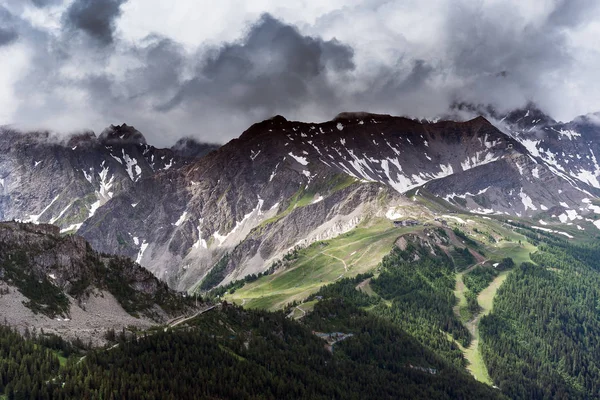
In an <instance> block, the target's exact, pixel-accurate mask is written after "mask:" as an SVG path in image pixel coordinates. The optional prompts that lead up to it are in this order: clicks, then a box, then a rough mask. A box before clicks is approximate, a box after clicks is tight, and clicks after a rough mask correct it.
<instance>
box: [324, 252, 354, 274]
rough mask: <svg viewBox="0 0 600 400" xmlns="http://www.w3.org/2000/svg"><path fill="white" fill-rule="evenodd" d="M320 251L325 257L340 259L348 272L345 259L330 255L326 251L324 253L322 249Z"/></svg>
mask: <svg viewBox="0 0 600 400" xmlns="http://www.w3.org/2000/svg"><path fill="white" fill-rule="evenodd" d="M322 253H323V254H324V255H326V256H327V257H331V258H335V259H336V260H338V261H341V262H342V263H343V264H344V271H346V272H348V265H346V261H344V260H342V259H341V258H339V257H336V256H332V255H331V254H327V253H325V252H324V251H323V252H322Z"/></svg>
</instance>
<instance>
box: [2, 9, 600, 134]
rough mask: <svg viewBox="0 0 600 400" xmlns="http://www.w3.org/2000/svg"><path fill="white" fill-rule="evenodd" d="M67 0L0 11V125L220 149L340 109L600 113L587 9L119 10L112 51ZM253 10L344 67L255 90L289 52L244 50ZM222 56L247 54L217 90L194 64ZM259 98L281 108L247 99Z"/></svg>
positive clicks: (598, 47)
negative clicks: (258, 131)
mask: <svg viewBox="0 0 600 400" xmlns="http://www.w3.org/2000/svg"><path fill="white" fill-rule="evenodd" d="M76 1H80V0H65V1H62V2H61V1H60V0H50V1H48V2H47V3H48V4H49V5H47V6H45V7H34V6H33V5H32V3H24V2H23V1H22V0H5V4H3V5H4V7H5V8H4V9H3V8H2V6H0V23H5V24H8V25H7V26H13V27H14V28H15V29H16V32H17V33H18V35H19V37H18V40H17V41H16V42H15V43H12V44H10V45H7V46H3V47H0V53H4V55H5V56H4V55H3V59H10V60H11V62H10V63H3V64H2V65H0V96H1V98H0V107H1V109H0V124H4V123H6V124H10V123H16V124H18V125H20V126H26V127H47V128H51V129H57V130H62V131H72V130H75V129H82V128H91V129H94V130H95V131H97V132H98V131H100V130H102V129H103V128H104V127H105V126H107V125H109V124H110V123H121V122H127V123H129V124H133V125H135V126H136V127H137V128H138V129H140V130H141V131H142V132H144V134H145V135H146V136H147V137H148V139H149V141H150V142H151V143H154V144H158V145H167V144H171V143H173V142H174V141H175V139H176V138H177V137H178V136H181V135H192V136H196V137H198V138H200V139H205V140H211V141H225V140H227V139H229V138H231V137H234V136H237V135H239V133H240V132H241V131H242V130H243V129H245V128H246V127H247V126H248V125H250V124H251V123H252V122H255V121H256V120H260V119H263V118H266V117H269V116H271V115H273V114H276V113H280V114H284V115H285V116H286V117H288V118H293V119H303V120H313V121H320V120H325V119H330V118H331V117H333V116H334V115H335V114H337V113H338V112H341V111H348V110H350V111H352V110H365V111H372V112H386V113H392V114H408V115H411V116H415V117H432V116H435V115H436V114H439V113H442V112H444V111H445V110H446V108H447V106H448V104H449V103H450V102H452V101H454V100H457V99H458V100H465V101H472V102H479V103H493V104H495V105H496V106H497V107H498V108H500V109H502V108H504V109H506V108H511V107H518V106H520V105H522V104H524V103H525V102H527V101H528V100H532V101H534V102H536V103H538V105H539V106H540V107H541V108H542V109H544V110H545V111H547V112H549V113H550V114H551V115H552V116H553V117H555V118H557V119H563V120H566V119H572V118H573V117H575V116H577V115H580V114H585V113H589V112H594V111H598V108H599V106H598V104H600V81H599V80H598V79H597V71H598V67H600V44H599V42H598V41H597V40H596V38H597V37H598V35H600V23H599V22H598V21H599V20H600V12H599V11H598V7H597V6H596V4H595V2H592V1H583V0H572V1H567V0H539V1H535V2H531V1H525V2H524V1H517V0H481V1H467V0H427V1H417V0H406V1H401V2H387V1H380V0H363V1H354V2H351V3H350V2H347V1H341V0H332V1H327V2H323V1H316V0H300V1H296V2H281V1H275V0H258V1H239V0H223V1H219V2H216V3H215V2H214V1H192V0H185V1H184V0H181V1H177V2H165V1H163V0H129V1H127V2H124V3H123V5H122V6H121V13H120V15H119V13H116V14H115V13H112V14H110V15H111V16H112V17H114V18H115V20H114V22H115V27H116V28H115V31H114V32H113V33H112V37H113V38H114V42H111V41H110V40H109V39H110V38H109V39H107V40H106V41H105V43H104V46H97V45H94V43H92V42H90V41H88V40H87V39H86V37H85V35H83V34H82V35H78V34H77V32H74V31H73V29H72V27H70V28H69V29H67V28H66V27H64V26H62V24H64V20H65V18H64V12H65V10H68V9H69V7H70V6H71V4H72V3H73V2H76ZM105 1H109V0H105ZM44 2H46V1H45V0H44ZM2 10H4V11H6V12H5V13H4V14H2ZM265 12H266V13H270V14H271V15H272V16H273V17H274V18H275V19H276V20H279V21H280V22H281V23H282V24H283V25H285V24H290V25H291V26H293V27H295V28H297V30H298V31H299V33H300V35H301V36H310V37H312V38H314V39H315V40H317V41H320V43H329V41H332V40H334V39H335V40H337V41H338V42H336V43H339V44H340V46H339V47H336V46H333V45H328V46H330V48H331V49H336V48H337V49H342V45H345V46H349V47H350V48H351V49H352V50H353V54H352V58H351V62H352V64H353V68H342V69H336V68H332V67H331V65H330V66H329V67H327V68H323V69H322V70H320V71H319V73H318V74H313V73H306V71H302V70H298V72H297V73H298V74H300V75H299V76H297V77H296V76H294V75H293V74H291V75H289V76H288V78H287V79H288V80H285V81H281V82H278V83H280V85H279V87H285V88H287V90H288V92H286V91H285V90H284V91H282V92H276V91H275V92H269V90H265V86H264V85H267V86H266V87H267V89H269V87H268V83H269V81H271V80H272V79H270V78H272V76H277V74H279V73H280V72H281V71H285V70H286V69H283V70H282V69H278V67H277V63H280V62H281V59H282V58H286V57H288V58H289V57H290V56H291V55H293V54H288V53H286V52H285V50H284V49H283V46H282V45H279V47H278V46H272V45H269V43H266V42H264V41H261V40H259V39H256V38H255V40H254V42H253V43H247V41H248V40H249V39H248V36H247V35H248V33H249V32H252V29H253V26H254V25H253V24H256V22H257V21H258V20H259V18H260V17H261V15H262V14H263V13H265ZM11 14H12V15H11ZM88 39H89V38H88ZM294 40H295V41H296V42H297V41H298V40H300V41H302V40H307V41H308V39H306V38H305V39H302V40H301V39H297V38H295V39H294ZM296 42H294V41H292V45H296V44H297V43H296ZM331 43H334V42H331ZM226 44H229V45H230V47H231V46H235V45H241V46H242V47H240V49H242V50H243V49H244V46H246V45H247V47H246V50H247V51H246V53H245V54H244V57H246V62H247V63H249V64H246V66H244V67H240V68H241V69H239V70H235V68H237V67H236V66H235V65H234V64H231V63H228V64H227V66H226V67H227V68H234V70H231V71H228V70H225V69H222V70H221V71H220V73H219V74H218V76H217V78H218V79H217V78H215V75H214V74H213V75H210V73H207V71H205V70H203V68H204V67H205V65H206V63H207V62H209V61H210V58H211V57H213V58H214V57H217V56H218V55H219V54H221V53H223V52H224V51H225V50H224V49H223V46H224V45H226ZM284 45H285V43H284ZM260 46H262V47H260ZM274 48H275V49H278V50H277V51H280V53H274V50H273V49H274ZM248 49H250V50H252V51H254V53H255V55H256V57H254V56H252V57H251V56H249V55H248V54H249V53H248V51H250V50H248ZM242 50H240V51H242ZM336 51H337V50H336ZM220 52H221V53H220ZM223 54H226V52H225V53H223ZM309 56H310V55H309ZM309 56H307V57H309ZM5 57H8V58H5ZM335 57H337V58H336V59H337V60H345V58H344V57H340V56H339V55H337V56H335ZM346 58H347V57H346ZM308 60H310V57H309V58H308ZM316 60H317V62H316V64H314V65H320V64H319V63H323V62H326V59H325V58H322V57H321V58H320V57H317V58H316ZM313 61H314V60H313ZM346 61H347V60H346ZM302 63H303V59H302V58H300V59H298V60H295V61H294V63H293V65H301V64H302ZM249 65H250V66H249ZM258 65H261V66H260V67H258ZM309 65H312V64H309ZM216 68H218V66H217V67H216ZM319 68H321V67H319ZM261 71H262V72H263V74H264V75H265V77H264V78H266V79H263V77H262V76H261ZM227 73H230V74H232V75H231V79H228V78H227V76H226V74H227ZM269 74H271V75H269ZM249 75H252V77H251V78H252V79H250V77H249ZM226 82H231V84H230V85H228V84H227V83H226ZM288 83H289V85H288ZM292 84H294V85H296V86H294V85H292ZM215 85H218V89H219V90H218V91H217V90H216V89H215ZM261 85H262V86H261ZM256 92H260V93H262V92H265V93H268V95H269V96H280V99H281V101H265V102H264V103H261V102H259V101H257V103H256V104H254V105H249V104H248V101H244V96H249V98H250V99H252V94H253V93H256ZM178 96H179V97H178ZM270 98H272V97H270ZM240 99H241V100H240ZM267 100H268V99H267ZM291 100H295V101H291Z"/></svg>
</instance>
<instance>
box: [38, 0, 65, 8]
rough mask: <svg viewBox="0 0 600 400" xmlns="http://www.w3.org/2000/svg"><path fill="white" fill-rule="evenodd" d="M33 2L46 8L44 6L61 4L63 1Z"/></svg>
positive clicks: (44, 0)
mask: <svg viewBox="0 0 600 400" xmlns="http://www.w3.org/2000/svg"><path fill="white" fill-rule="evenodd" d="M31 2H32V3H33V5H35V6H36V7H39V8H44V7H48V6H53V5H56V4H60V3H61V2H62V0H31Z"/></svg>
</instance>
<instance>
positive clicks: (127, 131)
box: [98, 124, 146, 145]
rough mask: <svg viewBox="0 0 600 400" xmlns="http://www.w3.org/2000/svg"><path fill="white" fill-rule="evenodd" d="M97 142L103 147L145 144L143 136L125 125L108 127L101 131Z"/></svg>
mask: <svg viewBox="0 0 600 400" xmlns="http://www.w3.org/2000/svg"><path fill="white" fill-rule="evenodd" d="M98 140H99V141H100V142H101V143H102V144H104V145H123V144H136V145H145V144H146V138H145V137H144V135H142V133H141V132H140V131H138V130H137V129H135V128H134V127H133V126H130V125H127V124H123V125H111V126H109V127H108V128H106V129H104V130H103V131H102V133H101V134H100V136H99V137H98Z"/></svg>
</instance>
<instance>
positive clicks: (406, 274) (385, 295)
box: [312, 242, 471, 368]
mask: <svg viewBox="0 0 600 400" xmlns="http://www.w3.org/2000/svg"><path fill="white" fill-rule="evenodd" d="M415 255H417V256H418V257H417V258H418V260H417V261H414V259H415ZM379 269H380V271H381V272H380V274H379V276H378V277H377V278H371V281H370V286H371V288H372V289H373V291H374V292H375V293H376V294H377V296H368V295H366V294H364V293H363V292H361V291H359V290H356V286H357V285H358V284H359V283H360V282H362V281H364V280H365V279H368V278H369V277H370V276H371V275H359V276H357V277H356V278H352V279H350V278H346V279H340V280H339V281H338V282H336V283H335V284H332V285H328V286H325V287H323V288H321V290H320V291H319V292H318V293H317V294H316V295H315V296H313V297H312V298H314V297H316V296H320V297H323V298H343V299H344V300H346V301H350V302H352V304H353V305H354V306H356V307H364V308H368V309H369V312H370V313H371V314H372V315H375V316H378V317H381V318H384V319H386V320H388V321H390V322H392V323H393V324H394V325H395V326H397V327H400V328H401V329H403V330H404V331H406V332H407V333H409V334H410V335H411V336H412V337H414V338H415V339H416V340H418V341H419V342H420V343H421V344H422V345H424V346H425V347H426V348H428V349H429V350H431V351H433V352H435V353H436V354H439V355H440V356H442V357H443V358H444V359H445V360H447V361H448V362H449V363H451V364H453V365H455V366H457V367H460V368H464V366H465V359H464V357H463V354H462V352H461V350H460V348H459V347H458V346H457V345H456V344H455V343H454V342H452V341H450V340H448V336H447V335H450V336H452V337H453V338H454V339H455V340H457V341H459V342H460V343H462V344H463V345H468V343H469V342H470V340H471V337H470V334H469V332H468V330H467V329H466V328H465V327H464V326H463V325H462V324H461V322H460V321H459V320H458V318H457V317H456V316H455V315H454V312H453V310H452V307H453V306H454V304H455V303H456V297H455V296H454V286H455V272H454V269H455V268H454V265H453V263H452V260H451V259H450V258H449V257H448V256H446V255H445V253H444V252H443V251H441V250H440V249H437V253H436V255H432V254H431V250H430V249H426V248H424V247H422V246H420V245H418V244H415V243H412V242H409V243H408V244H407V247H406V248H405V250H401V249H399V248H397V247H396V248H394V249H393V250H392V252H390V254H388V255H386V256H385V257H384V258H383V260H382V262H381V265H380V268H379Z"/></svg>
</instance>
